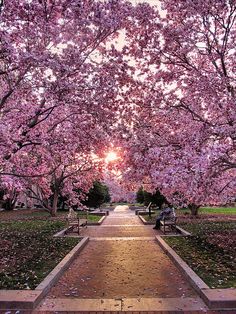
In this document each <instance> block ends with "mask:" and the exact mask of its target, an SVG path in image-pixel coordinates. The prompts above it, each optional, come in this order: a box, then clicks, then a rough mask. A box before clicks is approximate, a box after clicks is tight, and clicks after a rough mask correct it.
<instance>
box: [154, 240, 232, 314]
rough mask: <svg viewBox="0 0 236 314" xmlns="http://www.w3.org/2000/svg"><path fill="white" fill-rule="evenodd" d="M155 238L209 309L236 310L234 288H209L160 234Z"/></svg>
mask: <svg viewBox="0 0 236 314" xmlns="http://www.w3.org/2000/svg"><path fill="white" fill-rule="evenodd" d="M156 240H157V242H158V244H159V245H160V247H161V248H162V249H163V250H164V251H165V252H166V254H167V255H168V256H169V257H170V258H171V260H172V261H173V262H174V264H175V265H176V266H177V267H178V269H179V270H180V271H181V272H182V273H183V275H184V276H185V277H186V278H187V279H188V280H189V282H190V284H191V285H192V287H193V288H194V289H195V291H196V292H197V293H198V294H199V295H200V297H201V298H202V299H203V300H204V302H205V303H206V304H207V306H208V307H209V308H210V309H214V310H216V309H235V310H236V289H235V288H228V289H210V288H209V286H208V285H207V284H206V283H205V282H204V281H203V280H202V279H201V278H200V277H199V276H198V275H197V274H196V273H195V272H194V271H193V270H192V269H191V268H190V267H189V266H188V265H187V263H186V262H184V261H183V259H182V258H181V257H180V256H179V255H178V254H177V253H176V252H175V251H174V250H173V249H172V248H171V247H170V246H169V245H168V244H167V243H166V242H165V241H164V239H163V238H162V237H161V236H156ZM235 313H236V311H235Z"/></svg>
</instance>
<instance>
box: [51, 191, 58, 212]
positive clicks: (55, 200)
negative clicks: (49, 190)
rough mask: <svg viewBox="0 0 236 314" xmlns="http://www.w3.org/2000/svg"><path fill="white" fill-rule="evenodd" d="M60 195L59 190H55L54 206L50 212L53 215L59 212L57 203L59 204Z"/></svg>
mask: <svg viewBox="0 0 236 314" xmlns="http://www.w3.org/2000/svg"><path fill="white" fill-rule="evenodd" d="M58 197H59V192H58V191H55V192H54V194H53V202H52V208H51V211H50V214H51V216H52V217H55V216H56V214H57V204H58Z"/></svg>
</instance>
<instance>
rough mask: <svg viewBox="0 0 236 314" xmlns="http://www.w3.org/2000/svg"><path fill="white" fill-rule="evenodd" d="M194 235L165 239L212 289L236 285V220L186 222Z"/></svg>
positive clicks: (187, 227) (184, 225) (187, 228)
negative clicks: (228, 221) (227, 221)
mask: <svg viewBox="0 0 236 314" xmlns="http://www.w3.org/2000/svg"><path fill="white" fill-rule="evenodd" d="M181 227H183V228H184V229H186V230H188V231H189V232H191V233H192V234H193V236H192V237H187V238H185V237H183V238H182V237H165V241H166V242H167V243H168V244H169V245H170V246H171V247H172V248H173V249H174V250H175V251H176V253H177V254H179V255H180V257H181V258H182V259H183V260H184V261H185V262H186V263H187V264H188V265H189V266H190V267H191V268H192V269H193V270H194V271H195V272H196V273H197V274H198V275H199V277H201V278H202V279H203V280H204V281H205V282H206V284H207V285H209V287H211V288H230V287H236V253H235V242H236V231H235V228H236V223H235V222H231V223H226V222H217V223H216V222H203V223H201V224H183V225H181Z"/></svg>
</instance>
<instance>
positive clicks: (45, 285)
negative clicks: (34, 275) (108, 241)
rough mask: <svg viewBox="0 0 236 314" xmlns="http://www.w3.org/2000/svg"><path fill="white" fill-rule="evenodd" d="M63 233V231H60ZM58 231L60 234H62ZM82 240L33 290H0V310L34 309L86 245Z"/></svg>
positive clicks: (86, 239) (84, 240) (85, 241)
mask: <svg viewBox="0 0 236 314" xmlns="http://www.w3.org/2000/svg"><path fill="white" fill-rule="evenodd" d="M62 231H63V230H62ZM62 231H60V232H62ZM88 241H89V238H88V237H86V238H83V239H82V240H81V241H80V242H79V243H78V244H77V245H76V246H75V247H74V248H73V249H72V250H71V251H70V252H69V253H68V254H67V255H66V256H65V257H64V258H63V259H62V260H61V262H59V264H57V266H56V267H55V268H54V269H53V270H52V271H51V272H50V273H49V274H48V275H47V277H46V278H45V279H44V280H43V281H42V282H41V283H40V284H39V285H38V286H37V287H36V288H35V290H0V292H1V295H0V309H34V308H35V307H36V306H37V305H38V304H39V302H40V301H41V300H42V299H43V298H44V297H45V295H46V294H47V293H48V291H49V290H50V289H51V287H52V286H53V285H54V284H55V283H56V282H57V281H58V279H59V278H60V276H61V275H62V274H63V273H64V271H65V270H67V269H68V268H69V266H70V265H71V263H72V262H73V261H74V259H75V258H76V257H77V255H78V254H79V253H80V252H81V251H82V249H83V248H84V247H85V246H86V244H87V243H88Z"/></svg>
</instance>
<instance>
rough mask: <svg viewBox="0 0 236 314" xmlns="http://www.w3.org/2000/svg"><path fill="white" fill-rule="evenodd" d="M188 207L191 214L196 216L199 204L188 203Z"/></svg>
mask: <svg viewBox="0 0 236 314" xmlns="http://www.w3.org/2000/svg"><path fill="white" fill-rule="evenodd" d="M188 208H189V209H190V211H191V215H192V216H195V217H196V216H197V215H198V210H199V208H200V206H199V205H196V204H189V205H188Z"/></svg>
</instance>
